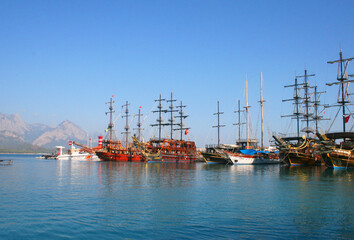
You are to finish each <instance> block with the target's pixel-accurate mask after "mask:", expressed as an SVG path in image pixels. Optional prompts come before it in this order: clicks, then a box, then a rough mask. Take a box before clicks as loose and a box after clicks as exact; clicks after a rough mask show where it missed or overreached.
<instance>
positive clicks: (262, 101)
mask: <svg viewBox="0 0 354 240" xmlns="http://www.w3.org/2000/svg"><path fill="white" fill-rule="evenodd" d="M264 102H265V101H264V100H263V74H262V72H261V98H260V100H259V103H260V104H261V149H262V150H263V132H264V126H263V103H264Z"/></svg>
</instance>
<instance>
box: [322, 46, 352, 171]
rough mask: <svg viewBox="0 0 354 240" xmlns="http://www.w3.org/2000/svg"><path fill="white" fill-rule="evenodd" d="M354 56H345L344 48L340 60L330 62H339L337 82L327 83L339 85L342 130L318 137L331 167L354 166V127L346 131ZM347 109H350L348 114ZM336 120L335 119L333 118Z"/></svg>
mask: <svg viewBox="0 0 354 240" xmlns="http://www.w3.org/2000/svg"><path fill="white" fill-rule="evenodd" d="M353 59H354V58H346V59H344V58H343V55H342V50H341V51H340V52H339V60H335V61H330V62H328V63H329V64H333V63H338V74H337V80H338V81H337V82H334V83H327V85H328V86H332V85H339V89H340V92H341V96H340V98H339V99H338V101H337V103H338V104H339V105H337V106H339V109H338V113H339V111H340V110H342V126H343V130H342V132H335V133H326V134H320V133H317V135H318V137H319V138H320V140H321V143H322V144H323V147H322V148H321V151H320V152H321V155H322V157H323V159H324V162H325V164H326V166H327V167H329V168H354V132H352V131H351V129H353V127H351V128H350V131H349V132H348V131H346V124H348V123H349V121H350V116H352V113H351V112H350V109H349V108H348V106H349V105H350V102H351V101H350V95H351V94H350V93H349V92H348V90H349V83H350V82H354V80H351V79H349V77H353V75H348V73H347V67H348V64H349V62H350V61H352V60H353ZM346 110H349V114H347V112H346ZM338 113H337V114H338ZM333 121H335V119H334V120H333Z"/></svg>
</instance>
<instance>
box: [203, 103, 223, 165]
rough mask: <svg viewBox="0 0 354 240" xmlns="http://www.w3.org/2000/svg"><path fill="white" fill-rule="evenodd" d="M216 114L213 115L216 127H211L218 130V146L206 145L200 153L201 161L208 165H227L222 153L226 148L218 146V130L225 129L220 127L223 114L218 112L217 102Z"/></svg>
mask: <svg viewBox="0 0 354 240" xmlns="http://www.w3.org/2000/svg"><path fill="white" fill-rule="evenodd" d="M217 110H218V111H217V112H216V113H214V115H217V116H218V125H216V126H213V127H214V128H217V129H218V144H217V145H216V146H215V145H206V146H205V151H202V152H201V154H202V156H203V159H204V161H205V162H206V163H208V164H215V163H216V164H227V163H229V161H230V159H229V157H228V156H227V154H226V153H225V152H224V150H226V149H227V148H228V146H226V145H220V128H221V127H225V125H220V115H221V114H223V112H220V111H219V101H218V103H217Z"/></svg>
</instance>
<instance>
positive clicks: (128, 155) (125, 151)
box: [96, 96, 146, 162]
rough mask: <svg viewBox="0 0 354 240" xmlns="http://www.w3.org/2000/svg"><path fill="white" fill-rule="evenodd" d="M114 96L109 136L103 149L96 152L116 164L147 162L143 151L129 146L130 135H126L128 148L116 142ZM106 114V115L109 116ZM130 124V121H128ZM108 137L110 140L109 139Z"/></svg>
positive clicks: (104, 141) (110, 104)
mask: <svg viewBox="0 0 354 240" xmlns="http://www.w3.org/2000/svg"><path fill="white" fill-rule="evenodd" d="M113 103H114V101H113V96H112V98H111V101H110V102H109V112H107V113H109V114H110V123H109V125H108V128H107V131H108V134H107V136H106V139H104V140H103V142H102V148H101V149H99V150H97V151H96V155H97V156H98V157H99V158H100V159H102V160H105V161H116V162H145V160H146V158H145V156H144V154H143V153H142V151H141V150H140V149H139V148H137V147H136V146H134V145H130V146H129V144H128V141H127V139H128V137H127V136H128V135H126V146H125V147H123V146H122V144H121V142H120V141H118V140H114V139H113V138H114V131H113V126H114V125H113V113H114V110H113ZM107 113H106V114H107ZM126 113H127V115H126V117H127V116H128V104H126ZM127 122H128V119H127ZM128 129H129V127H128V125H126V134H128ZM107 137H108V139H107Z"/></svg>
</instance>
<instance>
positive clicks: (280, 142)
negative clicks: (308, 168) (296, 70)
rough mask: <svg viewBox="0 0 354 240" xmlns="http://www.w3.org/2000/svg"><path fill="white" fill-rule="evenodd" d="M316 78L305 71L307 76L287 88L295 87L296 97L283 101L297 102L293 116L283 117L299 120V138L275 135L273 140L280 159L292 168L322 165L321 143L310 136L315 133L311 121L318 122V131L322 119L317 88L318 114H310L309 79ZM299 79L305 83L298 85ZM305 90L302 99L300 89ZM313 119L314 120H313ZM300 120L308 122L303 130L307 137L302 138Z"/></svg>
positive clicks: (316, 102)
mask: <svg viewBox="0 0 354 240" xmlns="http://www.w3.org/2000/svg"><path fill="white" fill-rule="evenodd" d="M312 76H315V75H314V74H310V75H309V74H308V73H307V70H306V69H305V74H304V75H303V76H296V77H295V84H294V85H289V86H285V87H294V91H295V94H294V97H293V98H292V99H286V100H283V102H286V101H294V102H295V111H294V112H293V114H292V115H285V116H282V117H291V118H295V119H296V120H297V136H296V137H284V138H281V137H279V136H276V135H274V136H273V138H274V139H275V141H276V144H277V148H278V149H279V154H280V157H281V158H282V159H283V162H285V163H287V164H289V165H290V166H302V165H315V164H320V163H321V156H320V155H319V154H317V152H318V149H319V148H320V144H319V141H318V140H317V139H315V138H311V137H310V136H309V134H310V133H311V132H313V130H312V129H311V128H310V126H309V124H310V121H312V120H315V121H316V129H318V126H317V122H318V121H319V120H324V119H322V118H321V117H320V116H319V115H318V114H317V107H318V105H319V104H318V100H317V88H316V87H315V101H314V103H315V105H314V106H315V108H316V110H315V111H316V113H315V116H313V114H312V113H311V112H310V110H309V109H310V103H312V101H311V99H310V94H309V89H310V88H313V87H311V86H310V85H309V81H308V78H309V77H312ZM298 78H304V82H303V83H302V84H299V83H298ZM299 87H302V88H303V89H304V97H301V95H300V94H299V91H300V88H299ZM301 103H302V104H304V105H305V106H304V107H305V111H304V112H300V104H301ZM312 118H313V119H312ZM300 120H303V121H305V122H306V127H305V128H304V129H303V130H302V131H303V132H305V135H303V136H302V137H300Z"/></svg>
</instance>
